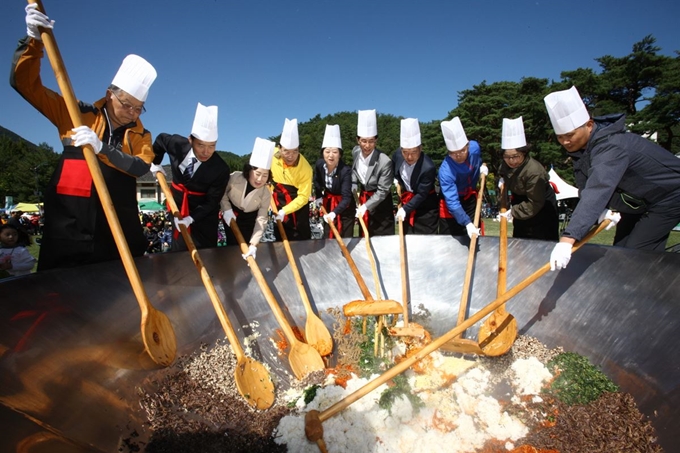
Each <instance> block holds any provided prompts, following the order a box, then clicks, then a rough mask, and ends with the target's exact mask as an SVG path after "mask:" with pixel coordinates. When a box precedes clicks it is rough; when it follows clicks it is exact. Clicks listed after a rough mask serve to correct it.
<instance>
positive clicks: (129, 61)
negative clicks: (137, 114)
mask: <svg viewBox="0 0 680 453" xmlns="http://www.w3.org/2000/svg"><path fill="white" fill-rule="evenodd" d="M156 75H157V74H156V70H155V69H154V68H153V66H151V64H150V63H149V62H148V61H146V60H145V59H144V58H142V57H140V56H139V55H133V54H130V55H128V56H127V57H125V59H124V60H123V63H122V64H121V65H120V68H118V72H117V73H116V76H115V77H114V78H113V81H112V82H111V84H112V85H115V86H117V87H118V88H120V89H121V90H123V91H125V92H126V93H128V94H129V95H130V96H132V97H134V98H135V99H137V100H138V101H141V102H144V101H146V97H147V96H148V94H149V88H151V84H152V83H153V81H154V80H156Z"/></svg>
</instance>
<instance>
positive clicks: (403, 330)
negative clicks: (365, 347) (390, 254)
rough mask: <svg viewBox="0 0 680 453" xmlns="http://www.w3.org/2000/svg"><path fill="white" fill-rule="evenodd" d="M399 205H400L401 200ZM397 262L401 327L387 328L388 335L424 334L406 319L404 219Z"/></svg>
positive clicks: (406, 277) (400, 227)
mask: <svg viewBox="0 0 680 453" xmlns="http://www.w3.org/2000/svg"><path fill="white" fill-rule="evenodd" d="M397 196H398V197H399V200H401V188H400V186H399V184H397ZM399 207H400V208H401V207H402V204H401V202H400V203H399ZM399 263H400V266H401V301H402V308H403V312H402V313H403V323H404V325H403V327H391V328H390V329H389V331H390V335H395V336H402V337H404V336H405V337H418V338H422V337H424V336H425V329H423V328H422V326H419V325H417V324H413V325H411V324H410V323H409V321H408V274H407V272H406V238H405V237H404V221H403V220H402V219H399Z"/></svg>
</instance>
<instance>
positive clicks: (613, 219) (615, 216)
mask: <svg viewBox="0 0 680 453" xmlns="http://www.w3.org/2000/svg"><path fill="white" fill-rule="evenodd" d="M605 220H609V221H610V222H609V225H607V228H605V230H610V229H612V228H613V227H614V225H616V224H617V223H619V220H621V214H619V213H618V212H613V211H612V210H611V209H605V210H604V211H602V214H600V218H599V219H597V223H602V222H604V221H605Z"/></svg>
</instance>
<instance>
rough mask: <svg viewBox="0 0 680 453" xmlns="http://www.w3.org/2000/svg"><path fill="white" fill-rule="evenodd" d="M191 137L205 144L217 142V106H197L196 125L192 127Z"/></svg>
mask: <svg viewBox="0 0 680 453" xmlns="http://www.w3.org/2000/svg"><path fill="white" fill-rule="evenodd" d="M191 135H193V136H194V137H196V138H197V139H199V140H203V141H204V142H216V141H217V106H216V105H209V106H205V105H203V104H201V103H200V102H199V103H198V105H197V106H196V115H194V125H193V126H191Z"/></svg>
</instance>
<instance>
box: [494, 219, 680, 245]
mask: <svg viewBox="0 0 680 453" xmlns="http://www.w3.org/2000/svg"><path fill="white" fill-rule="evenodd" d="M483 220H484V234H485V235H486V236H498V234H499V230H500V228H501V224H500V222H495V221H494V220H493V219H483ZM615 231H616V229H615V228H612V229H611V230H609V231H603V232H601V233H600V234H598V235H597V236H595V237H594V238H593V239H592V240H591V241H590V242H591V243H593V244H600V245H612V244H613V243H614V232H615ZM508 237H512V224H511V223H510V224H508ZM676 244H680V231H671V235H670V236H669V238H668V242H667V243H666V247H667V248H668V247H672V246H674V245H676Z"/></svg>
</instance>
